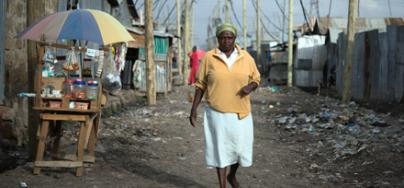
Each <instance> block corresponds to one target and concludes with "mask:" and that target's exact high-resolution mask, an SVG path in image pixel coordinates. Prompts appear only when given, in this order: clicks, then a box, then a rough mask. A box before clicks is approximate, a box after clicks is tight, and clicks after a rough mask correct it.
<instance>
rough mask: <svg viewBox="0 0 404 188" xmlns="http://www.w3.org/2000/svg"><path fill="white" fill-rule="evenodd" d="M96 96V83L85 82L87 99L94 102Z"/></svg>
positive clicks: (92, 81) (94, 81)
mask: <svg viewBox="0 0 404 188" xmlns="http://www.w3.org/2000/svg"><path fill="white" fill-rule="evenodd" d="M97 95H98V82H97V81H96V80H89V81H88V82H87V98H88V99H91V100H96V99H97Z"/></svg>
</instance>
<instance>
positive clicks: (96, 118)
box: [33, 110, 101, 176]
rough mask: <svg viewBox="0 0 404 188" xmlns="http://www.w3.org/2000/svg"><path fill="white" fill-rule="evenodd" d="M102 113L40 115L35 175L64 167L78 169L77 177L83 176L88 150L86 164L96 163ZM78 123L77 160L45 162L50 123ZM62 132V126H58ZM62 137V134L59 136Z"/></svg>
mask: <svg viewBox="0 0 404 188" xmlns="http://www.w3.org/2000/svg"><path fill="white" fill-rule="evenodd" d="M100 118H101V113H100V112H97V113H88V112H87V113H76V114H72V113H66V112H65V111H46V110H45V111H43V112H41V114H40V119H41V123H40V124H39V126H38V144H37V150H36V157H35V161H34V170H33V173H34V174H39V173H40V172H41V168H43V167H64V168H76V176H81V175H82V174H83V167H84V158H85V157H84V152H85V150H86V149H87V150H88V156H86V159H87V161H86V162H94V161H95V156H94V149H95V143H96V140H97V131H98V125H99V122H100ZM61 121H76V122H80V130H79V135H78V141H77V149H76V154H75V156H76V157H75V160H47V161H45V160H44V152H45V145H46V137H47V135H48V132H49V131H48V130H49V124H50V122H61ZM55 126H56V127H58V130H59V131H60V126H61V124H60V123H59V124H56V125H55ZM59 135H60V134H59ZM59 139H60V136H59V137H58V138H57V141H56V142H54V144H53V146H52V153H56V152H57V151H58V147H59Z"/></svg>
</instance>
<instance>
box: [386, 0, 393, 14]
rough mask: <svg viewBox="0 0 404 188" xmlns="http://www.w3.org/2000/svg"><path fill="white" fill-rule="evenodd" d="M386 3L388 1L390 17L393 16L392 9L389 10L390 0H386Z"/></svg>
mask: <svg viewBox="0 0 404 188" xmlns="http://www.w3.org/2000/svg"><path fill="white" fill-rule="evenodd" d="M387 3H388V5H389V13H390V17H392V16H393V14H392V11H391V2H390V0H387Z"/></svg>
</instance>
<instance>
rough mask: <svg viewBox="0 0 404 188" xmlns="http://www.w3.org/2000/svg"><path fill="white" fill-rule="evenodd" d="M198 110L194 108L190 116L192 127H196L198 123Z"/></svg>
mask: <svg viewBox="0 0 404 188" xmlns="http://www.w3.org/2000/svg"><path fill="white" fill-rule="evenodd" d="M196 114H197V113H196V110H194V109H192V110H191V114H190V116H189V123H191V126H192V127H195V124H196Z"/></svg>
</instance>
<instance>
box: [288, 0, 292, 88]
mask: <svg viewBox="0 0 404 188" xmlns="http://www.w3.org/2000/svg"><path fill="white" fill-rule="evenodd" d="M292 86H293V0H289V33H288V87H292Z"/></svg>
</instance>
